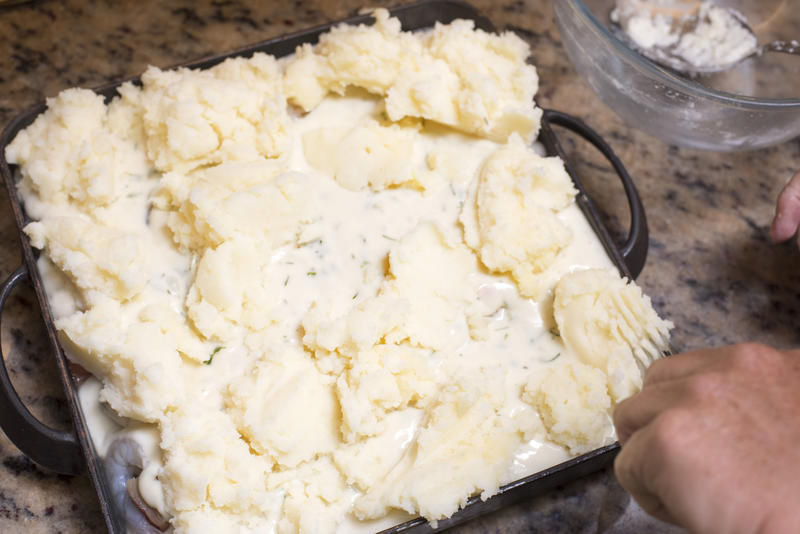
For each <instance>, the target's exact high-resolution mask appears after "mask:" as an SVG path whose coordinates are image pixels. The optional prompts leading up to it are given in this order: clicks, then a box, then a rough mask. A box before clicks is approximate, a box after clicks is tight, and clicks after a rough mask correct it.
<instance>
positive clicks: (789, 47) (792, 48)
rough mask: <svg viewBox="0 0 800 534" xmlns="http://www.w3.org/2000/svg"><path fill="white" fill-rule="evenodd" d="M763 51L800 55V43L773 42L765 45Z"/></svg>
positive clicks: (794, 41)
mask: <svg viewBox="0 0 800 534" xmlns="http://www.w3.org/2000/svg"><path fill="white" fill-rule="evenodd" d="M763 50H764V51H765V52H766V51H769V52H783V53H784V54H795V55H800V41H796V40H791V41H773V42H771V43H769V44H766V45H764V48H763Z"/></svg>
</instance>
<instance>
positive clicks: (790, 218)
mask: <svg viewBox="0 0 800 534" xmlns="http://www.w3.org/2000/svg"><path fill="white" fill-rule="evenodd" d="M798 224H800V172H797V173H795V175H794V176H793V177H792V179H791V180H789V183H788V184H786V186H785V187H784V188H783V191H781V194H780V195H778V202H777V205H776V207H775V218H774V219H773V220H772V224H771V225H770V229H769V233H770V236H771V237H772V240H773V241H775V242H776V243H780V242H783V241H786V240H787V239H789V238H790V237H792V236H793V235H794V234H795V232H796V231H797V226H798Z"/></svg>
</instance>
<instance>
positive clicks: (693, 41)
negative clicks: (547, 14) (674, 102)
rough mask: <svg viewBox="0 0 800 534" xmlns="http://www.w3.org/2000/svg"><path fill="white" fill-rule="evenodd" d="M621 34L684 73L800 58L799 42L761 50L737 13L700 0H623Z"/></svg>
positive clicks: (618, 16) (617, 18)
mask: <svg viewBox="0 0 800 534" xmlns="http://www.w3.org/2000/svg"><path fill="white" fill-rule="evenodd" d="M610 18H611V21H612V23H613V26H614V29H615V30H616V34H617V35H618V37H620V38H621V40H623V41H624V42H625V43H626V44H628V45H629V46H631V47H632V48H633V49H635V50H636V51H638V52H639V53H641V54H642V55H643V56H645V57H647V58H649V59H651V60H653V61H655V62H656V63H659V64H661V65H664V66H666V67H669V68H671V69H673V70H676V71H678V72H683V73H688V74H710V73H714V72H719V71H723V70H726V69H728V68H730V67H732V66H733V65H735V64H736V63H738V62H740V61H742V60H744V59H746V58H748V57H751V56H753V55H760V54H762V53H763V52H784V53H788V54H798V55H800V43H798V42H797V41H775V42H772V43H769V44H767V45H764V46H759V45H758V41H757V40H756V36H755V34H754V33H753V30H752V29H751V28H750V26H749V25H748V24H747V20H746V18H745V17H744V15H742V14H741V13H740V12H738V11H736V10H735V9H731V8H726V7H721V6H716V5H714V4H712V3H711V2H708V1H702V2H701V1H697V0H618V1H617V6H616V7H615V8H614V10H613V11H612V12H611V16H610Z"/></svg>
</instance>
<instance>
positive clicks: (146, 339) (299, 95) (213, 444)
mask: <svg viewBox="0 0 800 534" xmlns="http://www.w3.org/2000/svg"><path fill="white" fill-rule="evenodd" d="M375 17H376V24H375V25H374V26H369V27H368V26H357V27H350V26H339V27H336V28H334V29H333V30H332V31H331V32H329V33H328V34H326V35H323V36H322V37H321V39H320V42H319V44H318V45H315V46H310V45H303V46H301V47H300V48H299V49H298V50H297V53H296V54H295V55H293V56H291V57H288V58H285V59H282V60H276V59H274V58H272V57H270V56H267V55H264V54H260V53H257V54H255V55H253V57H252V58H249V59H244V58H235V59H228V60H226V61H224V62H223V63H221V64H219V65H217V66H215V67H213V68H211V69H208V70H204V71H199V70H188V69H178V70H175V71H162V70H159V69H157V68H150V69H148V70H147V72H146V73H145V74H144V76H143V77H142V84H141V86H136V85H133V84H124V85H123V86H122V87H121V88H120V89H119V96H117V97H116V98H114V99H113V100H112V101H111V102H109V103H107V104H106V103H104V102H103V100H102V98H101V97H99V96H97V95H95V94H94V93H92V92H91V91H87V90H81V89H70V90H67V91H64V92H63V93H61V94H60V95H59V96H57V97H56V98H53V99H50V100H48V109H47V111H46V112H45V113H44V114H42V115H41V116H40V117H39V118H37V120H36V121H35V122H34V123H33V124H32V125H31V126H30V127H29V128H27V129H26V130H24V131H22V132H20V133H19V135H18V136H17V137H16V139H15V140H14V141H13V142H12V143H11V144H10V145H9V146H8V148H7V149H6V156H7V158H8V160H9V161H10V162H11V163H15V164H17V165H18V167H19V172H20V175H21V181H20V182H19V190H20V193H21V194H22V196H23V198H24V201H25V207H26V210H27V211H28V214H29V215H30V216H31V217H32V219H34V221H33V222H31V223H30V224H29V225H28V226H26V228H25V232H26V233H27V234H28V236H29V237H30V239H31V242H32V243H33V245H34V246H35V247H37V248H40V249H42V250H43V254H42V259H41V260H40V261H41V266H42V272H44V273H49V274H48V275H47V276H46V277H45V283H46V287H47V291H48V295H49V297H50V299H51V302H53V303H57V305H56V306H54V307H53V310H54V313H55V320H56V326H57V328H58V329H59V332H60V336H61V340H62V343H63V345H64V346H65V347H66V349H67V350H68V352H69V354H70V356H71V357H72V358H74V359H75V360H77V361H78V362H79V363H81V364H82V365H84V366H85V367H86V368H87V369H89V370H90V371H91V372H92V373H93V374H94V375H95V376H96V377H97V378H98V379H99V381H100V382H101V384H102V385H101V387H100V392H99V399H98V398H93V399H90V400H89V401H87V402H95V403H96V402H98V401H99V402H102V403H104V404H107V405H108V406H110V408H111V409H112V410H113V411H114V412H115V413H116V414H117V415H116V418H117V419H116V423H113V425H117V426H116V427H115V429H114V430H112V431H102V429H101V426H102V425H99V424H95V423H92V432H93V438H94V440H95V443H96V444H97V447H98V450H99V451H105V450H107V449H108V445H109V443H110V442H112V441H113V440H116V439H119V438H120V436H123V435H125V436H127V435H135V436H140V437H141V436H143V435H148V436H150V437H149V438H148V439H149V440H150V441H149V443H151V444H152V443H156V444H158V446H157V447H156V446H150V447H149V448H148V449H147V450H149V451H151V452H149V453H148V454H146V455H145V456H146V457H145V459H144V463H145V465H144V466H143V467H144V472H145V473H147V476H145V475H144V474H143V475H142V476H141V477H140V480H139V487H140V488H142V489H141V490H140V492H141V494H142V496H143V497H144V499H145V500H146V501H147V502H148V503H149V504H150V506H152V507H153V508H155V509H157V510H158V511H159V512H161V513H163V514H164V515H165V516H166V517H167V518H168V519H169V522H170V525H171V528H172V530H173V531H174V532H177V533H184V532H185V533H198V532H242V533H244V532H280V533H283V532H313V533H322V532H337V531H338V532H352V531H354V530H358V529H362V530H363V531H376V530H380V529H381V528H385V527H387V526H390V525H391V524H392V523H394V522H397V521H400V520H402V519H403V518H405V517H409V516H411V515H422V516H424V517H426V518H427V519H429V520H431V521H434V522H435V521H436V520H439V519H443V518H446V517H449V516H450V515H452V514H453V513H454V512H456V511H457V510H458V509H459V508H460V507H462V506H463V505H464V504H465V503H466V502H467V500H468V499H469V498H470V497H471V496H473V495H480V496H481V498H484V499H486V498H489V497H490V496H491V495H493V494H494V493H496V492H497V490H498V488H499V487H500V486H501V485H502V484H504V483H506V482H510V481H511V480H514V479H515V478H518V477H519V476H521V475H522V474H529V473H532V472H536V471H538V470H541V469H543V468H545V467H549V466H550V465H553V464H554V463H556V462H558V461H561V460H564V459H566V458H568V457H570V456H572V455H575V454H579V453H581V452H584V451H588V450H591V449H593V448H595V447H598V446H600V445H603V444H605V443H608V442H610V441H612V440H613V439H614V436H613V427H612V425H611V423H610V420H609V413H610V411H611V410H612V409H613V406H614V404H615V403H616V402H618V401H619V400H620V399H621V398H623V397H625V396H627V395H628V394H630V393H632V392H633V391H635V390H636V388H637V387H639V386H640V384H641V369H640V366H643V365H646V364H647V363H649V361H650V360H651V359H652V358H653V357H657V356H658V355H659V354H660V353H661V351H662V350H663V349H664V348H665V347H666V336H667V334H668V331H669V328H670V327H671V325H670V324H669V323H668V322H666V321H663V320H661V319H660V318H658V316H657V315H656V314H655V312H654V311H653V309H652V306H651V305H650V301H649V300H648V299H647V298H646V297H644V296H643V295H642V294H641V291H640V290H639V289H638V288H637V287H636V286H634V285H633V284H632V283H630V282H626V281H624V280H622V279H621V278H620V277H619V276H618V275H617V274H616V273H615V272H613V270H609V268H611V262H610V260H609V259H608V257H607V256H606V254H605V252H604V250H603V248H602V245H601V244H600V243H599V241H598V240H597V238H596V236H595V235H594V234H593V233H592V231H591V228H590V227H589V225H588V223H587V221H586V220H585V219H584V218H583V215H582V214H581V213H580V211H579V210H578V208H577V207H576V206H575V204H574V197H575V194H576V192H575V189H574V187H573V186H572V183H571V181H570V179H569V177H568V176H567V174H566V172H565V171H564V167H563V164H562V162H561V161H560V160H558V159H557V158H544V157H541V156H540V155H538V154H537V153H536V151H535V150H534V149H533V148H532V147H531V146H530V143H529V142H530V141H531V140H532V139H533V138H534V137H535V135H536V133H537V131H538V128H539V117H540V114H541V112H540V110H539V109H537V108H536V106H535V105H534V103H533V100H532V97H533V95H534V94H535V92H536V90H537V85H538V79H537V76H536V70H535V68H534V67H533V66H531V65H529V64H527V63H526V59H527V57H528V55H529V50H528V47H527V46H526V45H525V44H524V43H523V41H521V40H520V39H519V38H518V37H516V36H515V35H513V34H510V33H505V34H501V35H494V34H488V33H485V32H482V31H479V30H475V29H474V28H473V27H472V23H471V22H466V21H454V22H453V23H451V24H449V25H441V24H440V25H437V26H436V27H435V28H433V29H431V30H429V31H425V32H420V33H416V34H411V33H406V32H402V31H401V30H400V25H399V22H398V21H397V20H396V19H393V18H391V17H389V15H388V13H387V12H386V11H385V10H377V11H376V13H375ZM94 412H99V410H95V411H94ZM94 412H92V413H94ZM90 422H91V421H90ZM143 424H145V425H144V427H145V428H144V429H143V428H142V426H143ZM108 425H112V423H108ZM113 425H112V426H113ZM132 428H136V429H138V430H137V431H136V432H133V431H132V430H131V429H132ZM136 439H139V438H136ZM142 439H143V438H142ZM398 514H399V515H398ZM376 521H377V522H376Z"/></svg>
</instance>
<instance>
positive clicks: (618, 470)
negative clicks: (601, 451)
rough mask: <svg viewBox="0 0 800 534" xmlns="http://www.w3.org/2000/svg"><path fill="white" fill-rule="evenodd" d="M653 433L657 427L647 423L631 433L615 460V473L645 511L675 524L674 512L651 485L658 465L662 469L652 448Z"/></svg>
mask: <svg viewBox="0 0 800 534" xmlns="http://www.w3.org/2000/svg"><path fill="white" fill-rule="evenodd" d="M652 433H653V427H652V426H647V427H645V428H643V429H641V430H640V431H639V432H636V433H635V434H634V435H633V436H631V438H630V440H629V441H628V443H627V444H625V445H624V446H623V447H622V450H621V451H620V453H619V454H618V455H617V458H616V460H614V474H615V475H616V477H617V480H618V481H619V483H620V485H621V486H622V487H623V488H625V489H626V490H627V491H628V493H630V494H631V497H633V500H635V501H636V502H637V503H638V504H639V506H640V507H641V508H642V510H644V511H645V512H647V513H648V514H650V515H652V516H653V517H655V518H657V519H660V520H661V521H666V522H668V523H675V522H676V521H675V519H674V517H673V515H672V514H671V513H670V512H669V510H668V509H667V507H666V506H665V505H664V503H663V502H662V500H661V498H660V497H659V496H658V494H657V493H656V492H655V491H654V490H653V489H652V487H651V484H650V482H651V481H652V480H653V477H655V476H657V474H656V472H655V471H654V467H655V469H658V465H659V460H658V458H655V457H654V456H653V452H652V450H651V449H652V447H651V442H652V441H653V437H652Z"/></svg>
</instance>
